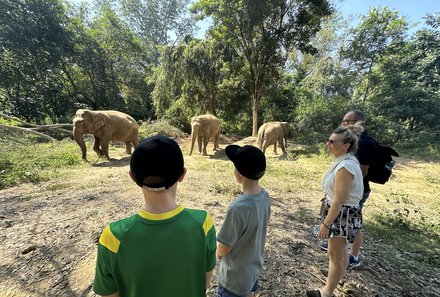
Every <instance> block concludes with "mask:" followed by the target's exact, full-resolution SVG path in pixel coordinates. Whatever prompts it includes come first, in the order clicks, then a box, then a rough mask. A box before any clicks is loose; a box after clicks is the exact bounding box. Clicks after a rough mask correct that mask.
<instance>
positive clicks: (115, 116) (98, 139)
mask: <svg viewBox="0 0 440 297" xmlns="http://www.w3.org/2000/svg"><path fill="white" fill-rule="evenodd" d="M138 129H139V125H138V124H137V123H136V121H135V120H134V119H133V118H132V117H131V116H129V115H127V114H125V113H122V112H119V111H115V110H101V111H91V110H87V109H78V110H77V111H76V114H75V117H74V118H73V137H74V139H75V141H76V142H77V143H78V145H79V146H80V148H81V152H82V158H83V160H86V161H87V157H86V152H87V150H86V145H85V143H84V139H83V135H84V134H93V136H94V137H95V143H94V144H93V150H94V151H95V152H96V153H97V154H98V156H103V155H104V156H105V157H106V158H107V159H108V160H109V159H110V157H109V155H108V148H109V143H110V141H124V142H125V147H126V153H127V154H131V146H132V145H133V147H136V146H137V145H138V143H139V135H138Z"/></svg>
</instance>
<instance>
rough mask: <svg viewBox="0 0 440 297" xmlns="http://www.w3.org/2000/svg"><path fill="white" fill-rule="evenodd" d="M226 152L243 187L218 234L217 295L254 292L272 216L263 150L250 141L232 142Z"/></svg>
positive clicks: (237, 295)
mask: <svg viewBox="0 0 440 297" xmlns="http://www.w3.org/2000/svg"><path fill="white" fill-rule="evenodd" d="M226 155H227V156H228V158H229V159H230V160H231V161H232V162H233V163H234V166H235V170H234V175H235V178H236V180H237V182H238V183H240V184H241V185H242V187H243V193H242V194H240V195H239V196H238V197H237V198H236V199H235V200H234V201H233V202H232V203H231V204H230V205H229V208H228V211H227V213H226V217H225V220H224V222H223V225H222V227H221V229H220V231H219V232H218V234H217V242H218V243H217V257H218V258H220V262H219V269H218V282H219V286H218V293H217V296H218V297H244V296H248V297H249V296H255V295H254V292H255V291H256V290H257V289H258V287H259V285H258V276H259V275H260V273H261V271H262V270H263V257H264V244H265V242H266V230H267V223H268V221H269V217H270V198H269V194H268V193H267V192H266V190H264V189H263V188H262V187H261V186H260V184H259V179H260V178H261V177H262V176H263V175H264V173H265V170H266V158H265V156H264V154H263V152H262V151H261V150H260V149H258V148H256V147H254V146H251V145H245V146H243V147H240V146H238V145H229V146H227V147H226Z"/></svg>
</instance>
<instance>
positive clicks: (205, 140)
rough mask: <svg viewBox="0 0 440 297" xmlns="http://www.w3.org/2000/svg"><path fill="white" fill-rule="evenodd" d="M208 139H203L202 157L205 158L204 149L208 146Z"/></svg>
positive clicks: (205, 152)
mask: <svg viewBox="0 0 440 297" xmlns="http://www.w3.org/2000/svg"><path fill="white" fill-rule="evenodd" d="M208 141H209V137H204V138H203V156H207V155H208V153H207V151H206V147H207V146H208Z"/></svg>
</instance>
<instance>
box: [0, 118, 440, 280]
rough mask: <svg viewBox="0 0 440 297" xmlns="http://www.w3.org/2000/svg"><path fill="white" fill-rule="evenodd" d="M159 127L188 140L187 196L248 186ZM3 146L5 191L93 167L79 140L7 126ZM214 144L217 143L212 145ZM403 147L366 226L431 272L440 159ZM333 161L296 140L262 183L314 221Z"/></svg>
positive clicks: (404, 260) (391, 257)
mask: <svg viewBox="0 0 440 297" xmlns="http://www.w3.org/2000/svg"><path fill="white" fill-rule="evenodd" d="M14 133H18V132H14ZM20 133H21V132H20ZM158 133H161V134H165V135H168V136H172V137H177V138H184V139H183V141H182V143H181V146H182V149H183V153H184V156H185V162H186V167H187V168H188V175H189V177H188V178H187V182H186V183H183V188H182V189H183V190H182V197H183V198H185V197H190V196H196V195H203V196H209V198H210V199H211V196H212V200H213V201H215V200H216V199H217V200H220V199H225V200H226V201H228V202H229V201H230V200H232V199H233V198H234V197H235V196H236V195H237V194H238V193H239V192H240V187H239V185H238V184H237V183H236V182H235V179H234V177H233V174H232V172H233V165H232V163H231V162H229V161H227V159H226V156H225V155H224V151H220V152H218V153H216V154H215V155H212V154H211V152H210V156H208V157H203V156H200V155H198V154H197V153H195V154H193V155H192V156H191V157H189V156H188V149H189V143H188V142H189V140H188V135H185V134H184V133H182V132H180V131H178V130H177V129H175V128H173V127H171V126H169V125H168V124H167V123H165V122H158V123H155V124H149V123H144V124H143V125H142V126H141V130H140V134H141V138H143V137H147V136H149V135H153V134H158ZM0 144H1V145H0V189H3V188H7V187H11V186H14V185H19V184H21V183H25V182H33V183H36V182H41V181H47V180H51V179H52V178H55V177H59V176H60V175H66V179H68V178H71V177H70V176H68V174H69V173H68V171H69V170H64V171H63V170H61V169H66V168H67V169H69V168H80V167H81V166H90V164H87V163H84V162H82V160H81V154H80V150H79V147H78V146H77V144H76V143H75V142H73V141H68V140H65V141H61V142H53V143H52V142H50V143H41V140H40V139H38V138H37V139H35V138H34V136H29V137H26V136H25V135H21V134H17V135H15V134H11V133H8V132H7V131H5V130H4V129H3V130H2V131H0ZM224 145H225V144H221V147H224ZM87 146H88V154H89V155H88V158H89V160H91V161H92V165H93V164H96V163H98V161H99V162H101V160H98V158H97V157H96V156H95V155H94V152H93V151H92V149H91V145H90V143H87ZM211 148H212V143H210V144H209V145H208V151H209V149H211ZM115 150H124V148H123V147H115V146H111V152H110V154H111V155H112V154H114V153H115ZM400 153H401V158H400V159H398V160H397V164H398V165H397V166H396V167H395V169H394V174H393V176H392V179H391V180H390V181H389V182H388V183H387V184H385V185H377V184H372V193H371V195H370V198H369V200H368V202H367V205H366V208H365V212H364V227H365V230H366V234H367V238H368V239H369V240H371V241H374V242H380V244H381V247H383V254H384V257H385V258H386V259H387V260H388V261H389V262H391V263H395V264H396V265H399V266H400V267H403V268H404V269H411V270H413V271H429V267H432V266H435V267H440V250H439V246H440V216H439V215H438V214H439V213H440V164H439V163H438V161H435V162H426V161H418V160H417V159H404V157H405V154H404V153H402V152H400ZM330 162H331V158H330V157H329V156H328V155H327V154H325V153H324V147H323V146H322V144H319V145H316V146H299V145H291V146H290V147H289V150H288V155H287V157H286V156H276V155H273V154H272V152H271V151H267V172H266V175H265V176H264V177H263V179H262V181H261V183H262V185H263V186H264V187H265V188H266V189H267V190H268V191H269V192H270V193H271V195H272V196H273V197H274V199H276V200H277V201H281V202H283V201H290V202H292V201H294V203H291V204H294V205H295V207H297V209H296V211H295V212H294V213H295V216H297V218H296V219H297V220H300V221H301V222H305V223H306V224H308V223H312V222H313V221H314V220H316V212H317V208H318V207H319V200H320V198H321V196H322V190H321V180H322V177H323V175H324V173H325V171H326V170H327V168H328V167H329V165H330ZM110 175H111V173H110ZM109 178H112V176H109ZM113 178H116V177H113ZM194 179H203V181H204V183H203V186H202V187H198V188H197V190H195V187H194V185H193V184H191V180H194ZM205 180H206V182H205ZM128 182H129V181H128ZM93 184H96V186H99V180H96V181H95V180H90V181H89V182H88V183H87V185H84V187H87V188H90V187H92V186H93ZM66 187H69V183H68V182H66V183H50V182H49V183H47V185H46V189H47V190H49V191H50V190H59V189H65V188H66ZM315 209H316V211H315Z"/></svg>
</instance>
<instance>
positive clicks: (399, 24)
mask: <svg viewBox="0 0 440 297" xmlns="http://www.w3.org/2000/svg"><path fill="white" fill-rule="evenodd" d="M407 29H408V24H407V21H406V18H405V17H399V14H398V12H397V11H394V10H390V9H389V8H388V7H386V6H385V7H383V8H381V7H379V8H375V7H373V8H372V9H370V10H369V11H368V14H367V15H366V16H363V17H362V18H361V22H360V24H359V25H358V26H357V27H355V28H354V29H353V30H352V31H351V36H350V37H349V38H350V41H349V44H348V46H347V47H346V48H345V49H343V52H342V54H343V55H344V56H345V57H346V58H347V59H348V60H349V61H351V62H352V63H353V64H354V66H355V71H357V72H358V73H360V74H361V75H360V78H361V79H362V80H363V82H362V84H361V88H360V89H359V93H360V94H361V97H362V99H361V101H362V102H365V100H366V98H367V96H368V95H369V93H370V91H371V87H372V84H371V81H370V80H371V73H372V71H373V68H374V66H376V65H377V63H379V62H380V59H381V58H382V57H384V56H387V55H389V54H392V53H397V52H398V51H399V50H400V48H401V47H402V45H403V44H404V39H405V32H406V31H407Z"/></svg>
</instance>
